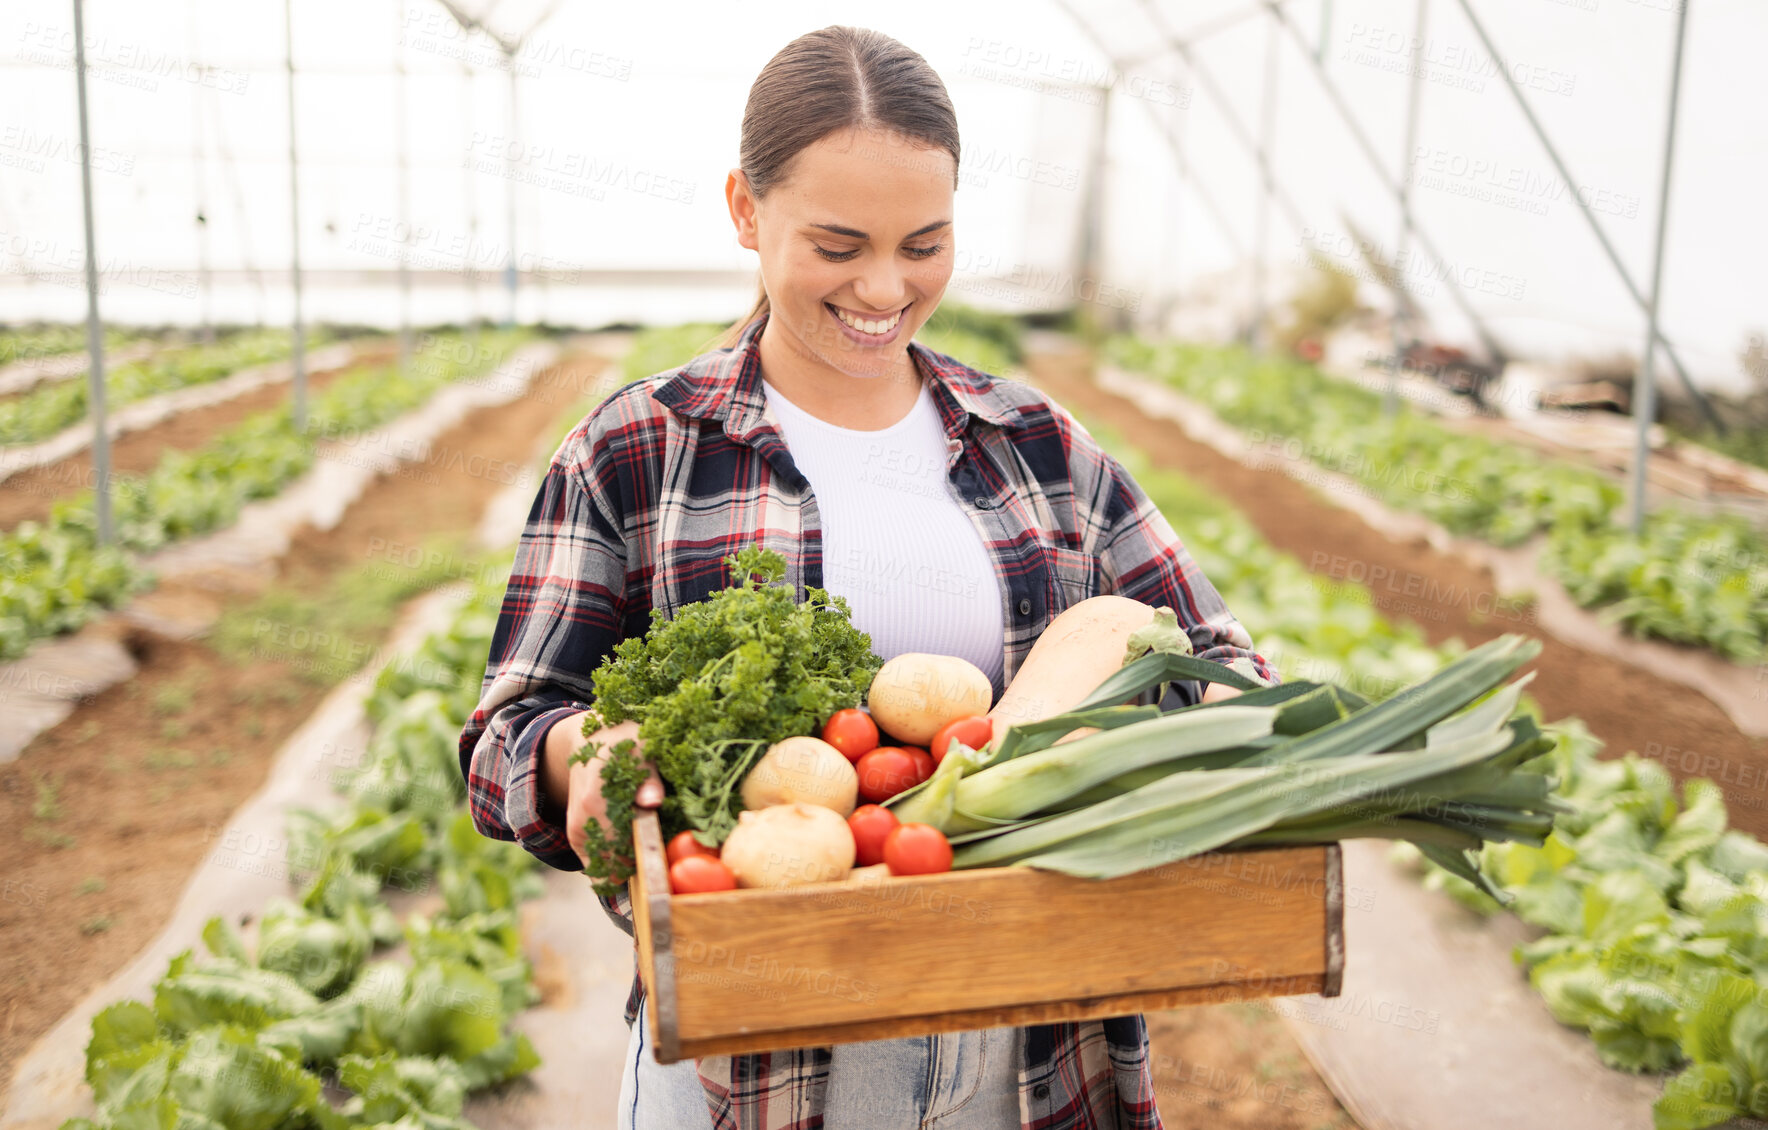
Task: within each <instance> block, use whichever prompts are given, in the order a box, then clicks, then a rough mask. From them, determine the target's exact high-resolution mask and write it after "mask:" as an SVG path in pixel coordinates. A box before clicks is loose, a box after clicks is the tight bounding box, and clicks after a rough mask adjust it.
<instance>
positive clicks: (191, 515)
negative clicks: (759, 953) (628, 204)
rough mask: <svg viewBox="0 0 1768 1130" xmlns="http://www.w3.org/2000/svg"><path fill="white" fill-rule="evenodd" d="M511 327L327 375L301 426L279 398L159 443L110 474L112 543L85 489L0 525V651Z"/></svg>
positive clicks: (488, 349) (445, 374) (15, 651)
mask: <svg viewBox="0 0 1768 1130" xmlns="http://www.w3.org/2000/svg"><path fill="white" fill-rule="evenodd" d="M521 336H522V335H521V334H520V333H517V332H512V333H504V334H497V335H488V336H487V337H486V339H485V340H484V341H483V342H482V343H481V345H480V346H479V347H478V348H477V349H473V348H471V347H468V346H467V345H466V344H465V342H464V339H462V338H460V337H458V336H442V337H438V338H435V339H433V340H432V341H431V342H429V343H427V344H426V346H425V348H423V349H422V350H420V351H419V352H418V353H417V354H416V355H415V357H414V359H413V363H412V364H411V365H410V366H409V368H408V371H407V372H406V373H405V374H403V375H401V374H400V373H399V371H398V370H397V368H394V367H388V366H377V367H373V368H368V369H364V370H361V371H359V372H354V373H350V374H348V375H346V376H344V377H342V378H340V379H339V380H337V381H335V382H333V383H332V384H331V385H330V386H329V387H327V389H326V390H325V392H324V393H322V394H321V395H320V396H318V397H317V398H315V401H314V404H313V407H312V411H311V412H310V413H309V416H308V420H307V426H306V428H305V429H298V428H296V427H295V424H294V419H293V416H292V413H291V411H290V409H289V408H288V407H287V406H286V405H285V406H282V407H279V408H276V409H273V410H271V411H268V412H262V413H259V414H257V415H254V416H251V417H248V418H247V419H246V420H244V421H242V422H241V423H239V424H237V425H236V426H234V427H233V428H231V429H229V430H228V431H226V432H224V433H222V434H221V435H219V436H217V437H215V438H214V439H213V440H211V441H210V442H209V443H208V444H207V445H206V446H204V447H202V448H200V449H198V450H195V451H190V452H171V453H169V454H167V455H166V456H165V457H164V458H163V459H161V460H160V462H159V464H158V465H157V466H156V467H155V468H154V469H153V470H152V471H150V472H148V473H147V474H146V475H145V476H130V475H119V476H116V477H115V478H114V479H113V483H112V485H113V490H112V505H113V515H114V519H115V523H116V532H117V541H116V542H115V543H113V544H112V545H108V546H101V545H99V543H98V533H97V520H96V515H95V510H94V499H93V495H92V493H91V492H90V491H88V492H84V493H82V494H80V495H77V496H75V497H72V498H68V499H63V500H61V501H59V502H57V503H56V504H55V505H54V507H53V508H52V509H51V511H50V516H49V518H48V520H47V521H44V522H34V521H33V522H21V523H20V524H19V525H18V526H17V528H15V529H13V530H12V531H10V532H8V533H5V534H0V562H4V565H3V566H0V659H11V658H15V657H17V656H18V655H21V654H23V652H24V651H25V649H26V648H27V647H29V645H30V643H31V641H33V640H36V639H40V638H42V637H45V636H50V635H55V634H58V633H61V632H67V631H72V630H74V629H76V628H78V627H79V626H80V625H81V624H83V623H85V622H86V621H87V620H89V619H91V618H92V617H93V616H94V615H96V614H97V613H98V612H100V611H101V610H103V609H105V608H108V607H112V606H115V605H116V604H118V603H119V602H121V601H122V600H123V599H124V598H126V597H127V596H128V595H129V594H131V593H133V592H135V591H138V590H140V589H142V588H144V587H147V586H148V585H150V584H151V583H152V579H151V577H149V576H147V575H146V574H145V573H143V572H142V571H141V570H140V569H139V567H138V566H137V564H136V562H135V560H134V558H133V556H132V555H133V554H134V553H137V552H145V551H149V550H153V549H158V548H160V547H162V546H164V545H166V544H167V543H169V542H173V541H177V540H179V539H181V538H186V537H190V536H193V535H195V534H199V533H203V532H206V531H208V530H213V529H217V528H219V527H221V526H225V525H227V524H228V523H230V522H232V521H233V519H234V517H235V516H236V515H238V513H239V510H240V507H242V506H243V505H245V504H246V503H247V502H249V501H251V500H253V499H259V498H267V497H269V496H271V495H273V494H275V493H277V492H278V491H279V490H281V489H282V488H283V487H284V486H285V485H286V484H288V483H289V482H290V481H291V480H293V479H294V478H295V477H297V476H298V475H300V474H301V473H303V472H304V471H306V470H307V469H308V468H309V467H311V466H312V465H313V463H314V460H315V459H316V458H317V453H318V444H319V442H320V441H321V440H324V439H325V438H327V437H328V436H338V435H349V434H354V433H358V432H360V431H362V430H363V429H366V428H372V427H374V426H375V425H377V424H380V423H382V422H384V421H386V420H389V419H391V418H392V417H394V416H397V415H399V414H400V413H402V412H405V411H407V410H409V409H411V408H413V407H416V406H417V405H419V404H422V403H423V402H424V401H426V400H428V399H429V398H430V396H431V395H432V394H434V393H435V392H436V391H437V390H438V389H439V388H441V387H442V386H444V385H446V384H449V383H451V382H453V381H456V380H459V379H462V378H464V377H469V376H473V375H476V374H477V373H479V372H481V371H483V370H484V369H485V368H486V367H488V365H489V364H490V363H491V362H492V360H493V359H498V358H502V357H504V356H506V355H507V354H508V352H509V351H510V349H512V348H513V347H514V345H515V344H516V343H517V342H518V341H519V340H521Z"/></svg>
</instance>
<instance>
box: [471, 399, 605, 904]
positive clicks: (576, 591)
mask: <svg viewBox="0 0 1768 1130" xmlns="http://www.w3.org/2000/svg"><path fill="white" fill-rule="evenodd" d="M592 419H593V417H592ZM588 422H589V421H587V420H586V421H585V424H584V425H580V426H579V428H578V429H577V431H575V432H573V433H572V435H571V436H570V437H567V439H566V441H565V443H564V444H563V445H561V447H560V449H559V452H558V454H556V455H555V456H554V457H553V461H552V463H551V464H550V465H549V466H548V468H547V472H546V475H545V477H544V478H543V480H542V481H541V484H540V490H539V492H538V493H537V494H536V496H535V499H534V505H533V507H532V508H531V509H530V511H529V514H528V523H527V526H526V528H525V529H524V530H523V533H522V538H521V541H520V542H519V543H518V544H517V547H516V556H515V561H514V563H513V564H512V566H511V569H510V579H509V587H508V589H507V590H506V591H505V592H504V598H503V605H502V608H501V609H500V611H499V613H498V620H497V627H496V630H495V631H494V633H493V635H492V639H491V654H490V658H489V660H488V662H487V664H486V668H485V680H484V685H483V689H482V691H481V693H480V696H479V702H478V705H477V706H476V707H475V708H474V710H473V714H472V717H471V718H470V719H468V721H467V723H466V726H465V727H464V728H463V729H462V730H461V735H460V763H461V772H462V774H463V775H464V776H465V778H466V784H467V799H468V807H469V809H470V810H471V812H472V817H473V824H474V826H475V827H477V828H478V830H479V831H480V832H481V833H482V834H484V835H486V836H489V837H492V838H494V839H499V840H514V841H516V842H518V843H520V844H521V845H522V847H523V848H525V849H526V850H527V851H529V852H530V853H531V854H533V855H534V856H535V857H536V858H538V859H540V860H541V861H542V862H544V863H546V864H547V865H548V866H551V867H555V868H558V869H559V870H562V871H580V870H582V867H583V865H582V862H581V861H580V860H579V859H578V858H577V854H576V853H575V852H574V851H572V850H571V846H570V843H569V842H568V840H567V839H566V835H565V828H564V826H563V824H562V822H561V815H562V808H563V803H562V802H563V798H562V797H561V798H556V801H554V802H551V803H543V799H544V798H543V797H542V795H541V789H542V776H541V772H540V769H541V756H540V755H541V750H542V745H543V742H544V740H545V736H546V733H547V731H548V730H549V729H551V727H552V726H553V725H554V724H555V723H557V722H558V721H559V720H560V719H562V718H564V717H566V716H567V715H569V714H571V713H574V712H576V711H581V710H586V709H588V708H589V706H590V704H591V702H592V701H593V695H594V692H593V688H592V685H591V682H590V674H591V672H593V671H594V670H595V668H596V667H597V666H598V665H599V664H600V663H601V661H602V659H603V658H605V657H606V656H607V655H608V654H609V653H610V652H611V651H612V650H613V648H614V645H615V644H616V643H617V642H618V641H619V639H620V632H621V625H622V621H623V618H624V614H625V603H626V588H627V552H626V543H625V539H624V537H623V536H622V533H621V525H620V523H619V521H618V520H617V518H616V517H615V515H614V513H613V510H612V508H611V507H610V506H609V504H608V498H609V497H610V492H609V491H608V490H607V487H606V485H605V484H604V483H602V482H601V481H600V480H599V478H598V475H597V473H596V469H595V464H596V460H595V458H594V455H593V453H592V452H591V451H590V449H589V445H588V441H587V439H586V438H585V436H586V431H587V428H586V425H587V424H588Z"/></svg>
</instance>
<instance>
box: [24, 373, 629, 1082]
mask: <svg viewBox="0 0 1768 1130" xmlns="http://www.w3.org/2000/svg"><path fill="white" fill-rule="evenodd" d="M604 364H605V363H604V362H602V361H600V360H598V359H594V358H588V359H572V360H569V361H567V362H565V363H563V364H562V365H561V366H559V367H558V368H557V369H555V370H553V371H552V372H550V373H548V374H544V375H543V376H542V378H541V379H539V380H537V381H536V385H535V395H533V396H530V397H526V398H523V399H520V400H517V401H515V402H513V403H510V404H507V405H504V406H502V407H498V408H492V409H487V410H484V411H481V412H479V413H478V414H476V415H474V416H473V417H472V419H471V420H469V421H468V422H466V423H463V424H461V425H460V426H458V427H456V428H454V429H452V430H450V431H449V432H447V433H445V434H444V435H442V436H441V437H439V438H438V439H437V441H436V442H435V443H434V444H433V445H432V452H431V457H430V459H429V460H428V461H427V462H426V463H422V464H415V465H412V466H411V467H409V468H408V472H409V473H404V474H393V475H385V476H382V477H381V478H380V479H379V480H377V481H376V482H375V483H374V484H372V485H371V486H370V487H369V488H368V490H367V491H366V492H365V493H364V494H363V496H362V497H361V498H360V499H359V500H358V501H357V502H356V503H355V504H354V505H352V506H351V507H350V509H349V511H348V512H347V514H346V515H345V517H344V519H343V521H342V522H341V523H339V525H338V526H337V527H335V528H334V529H331V530H327V531H311V530H310V531H307V532H306V533H305V534H302V535H297V536H296V538H295V539H294V543H293V545H292V547H291V550H290V552H289V554H288V555H287V557H285V558H284V560H283V561H282V563H281V572H280V577H279V583H280V584H283V585H288V586H292V587H294V588H295V589H297V590H298V591H301V592H305V593H310V594H317V593H321V592H324V591H326V586H327V585H328V584H330V583H331V582H332V581H333V580H335V579H336V578H338V577H340V576H343V575H345V574H347V573H349V572H351V571H352V570H357V569H361V568H362V567H364V566H365V565H373V564H376V563H379V562H383V561H384V562H386V563H387V564H388V565H389V567H399V565H400V562H401V561H402V560H403V558H402V557H401V553H400V549H401V547H405V546H417V545H421V544H423V543H425V542H426V540H427V539H431V538H434V537H435V536H437V535H452V536H454V537H457V538H462V539H464V538H465V537H467V536H468V535H470V534H471V532H472V531H473V529H474V528H475V527H476V526H477V524H478V522H479V519H480V516H481V514H482V512H483V510H484V508H485V505H486V503H487V502H488V501H489V500H490V498H491V497H492V495H493V494H495V493H496V492H497V491H498V490H500V489H502V487H503V486H504V485H505V482H506V481H507V480H508V476H507V475H500V474H499V473H498V472H497V471H496V470H495V469H496V468H506V469H507V468H509V467H515V468H523V469H525V468H528V467H530V466H531V464H532V460H533V454H534V450H535V445H536V443H537V442H539V441H540V440H541V438H542V436H543V435H547V434H548V433H550V432H551V431H552V430H554V429H555V428H556V427H557V425H558V421H559V418H560V412H561V411H562V410H563V409H564V408H565V407H566V406H567V405H568V404H569V403H570V402H571V401H572V400H573V399H575V397H576V395H577V394H578V393H579V392H580V391H581V390H584V389H586V388H588V387H589V385H590V383H591V382H592V381H593V380H594V379H595V378H596V376H597V375H598V374H599V373H600V372H601V370H602V368H603V366H604ZM150 434H153V435H158V434H159V433H158V432H157V431H155V432H153V433H150ZM550 438H556V437H550ZM462 452H465V453H467V454H469V455H471V456H474V457H476V458H473V459H471V460H469V459H464V458H455V457H454V456H455V455H457V454H458V453H462ZM486 468H493V469H494V470H492V471H491V472H489V473H487V471H486ZM10 489H11V484H10V483H9V484H6V486H5V487H4V488H0V494H3V493H4V492H6V491H10ZM466 564H469V565H470V563H466ZM178 595H179V594H176V593H172V594H168V596H169V598H176V597H177V596H178ZM184 595H186V596H188V597H189V598H190V599H192V600H209V601H220V602H223V603H235V604H237V603H239V602H243V601H246V600H249V599H250V594H249V593H233V594H216V593H213V592H194V591H193V592H190V593H187V594H184ZM129 644H130V646H131V648H132V650H134V651H135V652H136V654H137V656H138V658H139V660H140V662H141V670H140V673H139V674H138V675H137V676H136V677H135V678H134V679H131V680H129V681H128V682H126V683H123V684H120V685H118V686H116V687H113V688H111V689H110V690H108V691H105V692H102V693H100V694H98V695H96V696H95V697H93V698H92V699H91V700H89V701H87V702H85V703H83V704H82V705H80V706H79V707H78V708H77V709H76V710H75V711H74V713H73V714H72V715H71V716H70V717H69V718H68V719H67V720H66V721H64V722H63V723H61V724H60V725H59V726H56V727H55V728H54V729H52V730H50V731H49V732H47V733H45V734H43V735H42V736H41V737H39V738H38V739H37V740H36V741H35V742H33V743H32V744H31V745H30V746H29V747H28V748H26V750H25V751H24V753H23V754H22V755H21V756H20V757H19V759H18V760H17V761H14V762H12V763H10V764H7V765H0V828H4V829H5V831H3V832H0V876H3V878H0V937H4V938H5V939H6V943H7V944H6V945H5V946H0V998H3V999H4V1001H5V1004H4V1006H3V1007H0V1088H4V1087H5V1086H7V1085H9V1084H10V1082H11V1078H12V1073H13V1071H14V1070H15V1068H16V1066H17V1064H18V1060H19V1058H20V1057H21V1056H22V1055H23V1054H24V1052H25V1051H26V1050H27V1049H28V1048H29V1047H30V1045H31V1043H32V1042H33V1041H35V1040H36V1039H37V1038H38V1037H39V1036H41V1035H42V1034H43V1033H44V1032H45V1031H47V1030H48V1029H49V1028H50V1027H51V1026H53V1025H54V1024H55V1022H56V1021H57V1020H58V1019H59V1018H60V1017H61V1016H62V1015H63V1014H64V1013H66V1011H67V1010H68V1009H69V1008H70V1007H71V1006H72V1005H73V1004H74V1003H75V1002H76V1001H78V1000H79V999H80V997H82V996H83V995H85V994H86V993H87V992H89V991H90V990H91V989H92V988H93V987H94V986H96V985H98V984H100V983H101V982H103V981H104V980H105V979H107V978H108V977H110V976H111V975H112V974H113V973H115V972H116V971H117V970H118V969H119V968H121V967H122V966H123V965H125V964H127V962H128V961H129V960H130V959H131V958H132V957H133V956H134V955H135V954H136V953H137V952H139V950H140V949H141V947H142V946H143V945H144V944H146V943H147V941H148V940H150V939H151V938H152V937H153V936H154V935H155V934H156V933H157V932H158V931H159V930H160V929H161V928H162V927H163V926H164V924H165V922H166V920H167V918H168V916H169V915H170V913H171V910H172V908H173V906H174V905H175V903H176V901H177V899H178V898H179V896H180V894H181V893H182V891H183V889H184V887H185V885H186V883H187V882H188V881H189V879H190V877H191V873H192V871H193V870H194V869H195V867H196V866H197V865H198V863H199V862H200V861H201V859H202V857H203V855H204V853H205V852H206V851H207V850H208V849H209V846H210V840H211V838H212V837H213V836H214V835H215V834H216V833H217V832H218V831H219V830H220V829H221V828H223V827H224V826H225V824H226V821H227V819H228V817H229V815H230V814H231V813H232V812H233V811H234V809H236V808H237V807H238V806H239V805H240V803H241V802H243V801H244V800H245V799H246V798H247V797H248V796H250V795H251V793H253V792H254V791H255V790H257V789H258V788H259V787H260V786H261V785H262V784H263V782H264V780H265V777H266V774H267V772H268V769H269V767H270V765H271V763H272V761H273V759H274V757H275V755H276V751H277V749H278V747H279V746H280V745H281V743H282V742H283V741H284V740H285V739H286V738H287V737H288V735H289V734H290V733H291V732H292V731H293V730H294V729H295V728H296V727H297V726H298V725H299V724H300V723H301V722H302V721H303V720H304V719H305V718H306V717H307V715H308V714H310V713H311V712H312V710H313V709H314V707H315V706H316V705H317V703H318V701H319V699H320V698H321V697H322V696H323V694H324V693H325V691H324V688H323V687H321V686H320V685H319V684H318V683H317V682H315V681H314V680H312V679H309V678H303V677H301V675H300V674H299V673H298V672H297V671H296V670H295V669H294V667H293V666H292V665H291V664H290V663H289V662H284V661H281V660H277V659H274V658H260V659H255V660H252V661H246V662H242V661H241V660H240V659H239V658H237V657H229V656H224V655H223V654H222V653H221V652H220V651H219V650H217V649H216V648H215V647H213V646H211V645H210V644H209V643H207V642H204V641H201V640H199V641H195V642H176V641H170V640H166V639H163V638H160V637H156V636H152V635H147V634H144V633H143V634H137V635H135V636H133V637H132V638H131V639H130V640H129Z"/></svg>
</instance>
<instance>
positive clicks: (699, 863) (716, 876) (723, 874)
mask: <svg viewBox="0 0 1768 1130" xmlns="http://www.w3.org/2000/svg"><path fill="white" fill-rule="evenodd" d="M946 851H947V854H950V851H951V849H950V848H947V849H946ZM669 889H670V890H671V891H672V892H674V893H675V894H678V895H697V894H701V893H703V892H706V891H734V890H736V889H737V877H736V876H735V875H733V874H731V869H730V868H728V867H726V866H725V865H724V860H722V859H717V858H714V857H713V856H710V855H688V856H683V857H682V858H681V859H678V860H676V861H675V862H674V863H673V864H671V865H670V867H669Z"/></svg>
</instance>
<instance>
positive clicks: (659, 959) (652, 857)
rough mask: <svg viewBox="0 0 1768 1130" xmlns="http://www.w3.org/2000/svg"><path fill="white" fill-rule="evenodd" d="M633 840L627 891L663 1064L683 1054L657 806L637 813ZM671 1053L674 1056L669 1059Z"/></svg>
mask: <svg viewBox="0 0 1768 1130" xmlns="http://www.w3.org/2000/svg"><path fill="white" fill-rule="evenodd" d="M632 826H633V842H634V844H636V845H637V848H638V859H637V863H638V866H637V867H635V868H634V869H633V876H632V883H631V885H630V886H629V887H628V888H627V893H628V894H629V895H630V896H631V898H632V924H633V932H634V934H635V936H636V937H637V938H638V963H639V970H640V971H641V972H642V973H643V975H644V985H645V992H646V994H647V995H648V996H649V997H650V1007H649V1008H648V1009H647V1011H648V1012H649V1013H650V1016H651V1044H652V1046H653V1047H654V1048H655V1050H656V1054H657V1059H658V1062H660V1063H674V1062H675V1061H676V1060H677V1059H680V1058H681V1053H680V1048H679V1038H678V1036H677V1034H676V1033H677V1030H678V1025H677V1023H676V1006H677V1000H676V992H675V956H674V952H673V947H672V945H671V943H670V937H671V933H672V926H673V923H672V921H671V914H670V895H669V868H668V860H667V859H666V857H665V856H664V854H663V829H662V826H661V825H659V824H658V823H657V812H656V810H655V809H639V810H638V812H637V813H636V814H635V816H634V817H633V822H632ZM665 1056H667V1057H668V1058H664V1057H665Z"/></svg>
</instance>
